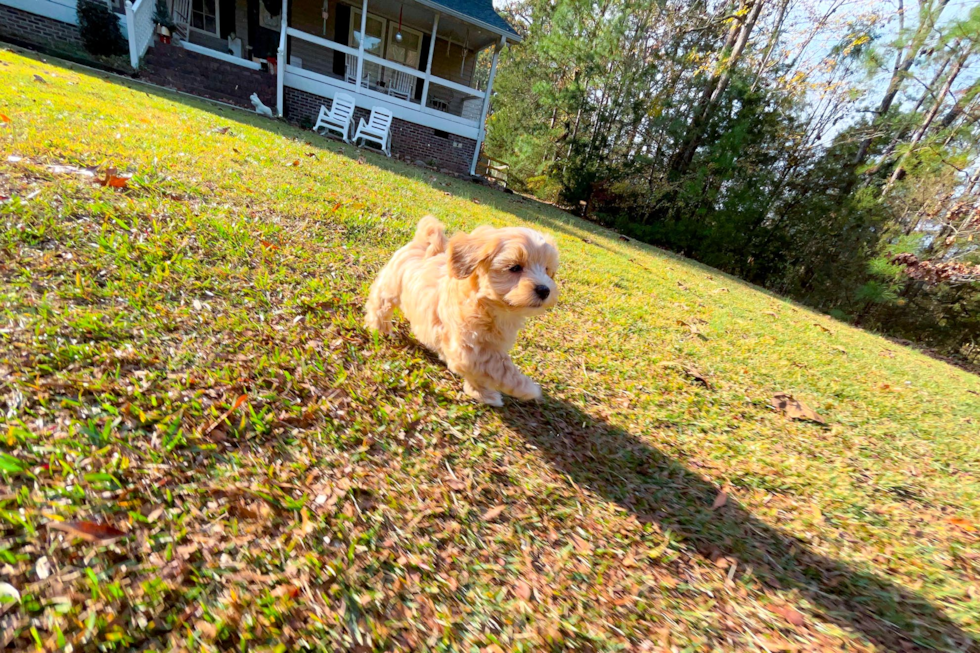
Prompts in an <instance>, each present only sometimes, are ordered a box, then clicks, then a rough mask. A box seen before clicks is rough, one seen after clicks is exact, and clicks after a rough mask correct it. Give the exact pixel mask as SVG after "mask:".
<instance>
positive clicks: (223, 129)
mask: <svg viewBox="0 0 980 653" xmlns="http://www.w3.org/2000/svg"><path fill="white" fill-rule="evenodd" d="M229 129H231V127H215V128H214V133H215V134H227V133H228V130H229Z"/></svg>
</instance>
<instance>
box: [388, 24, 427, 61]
mask: <svg viewBox="0 0 980 653" xmlns="http://www.w3.org/2000/svg"><path fill="white" fill-rule="evenodd" d="M395 25H396V23H395V22H394V21H392V23H391V25H390V26H389V28H388V51H387V52H386V54H385V59H387V60H388V61H395V62H397V63H400V64H404V65H406V66H408V67H409V68H418V67H419V54H420V53H421V52H422V32H419V31H416V30H414V29H411V28H408V27H405V26H404V25H402V42H401V43H399V42H398V39H397V38H396V37H395V35H396V34H397V33H398V28H397V27H395Z"/></svg>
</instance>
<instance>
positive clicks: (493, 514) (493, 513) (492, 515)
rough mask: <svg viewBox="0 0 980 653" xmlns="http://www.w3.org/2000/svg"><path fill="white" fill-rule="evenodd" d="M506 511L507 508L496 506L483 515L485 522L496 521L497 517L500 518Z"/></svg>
mask: <svg viewBox="0 0 980 653" xmlns="http://www.w3.org/2000/svg"><path fill="white" fill-rule="evenodd" d="M506 509H507V506H494V507H493V508H491V509H490V510H488V511H486V512H485V513H483V521H491V520H493V519H496V518H497V517H499V516H500V513H502V512H503V511H504V510H506Z"/></svg>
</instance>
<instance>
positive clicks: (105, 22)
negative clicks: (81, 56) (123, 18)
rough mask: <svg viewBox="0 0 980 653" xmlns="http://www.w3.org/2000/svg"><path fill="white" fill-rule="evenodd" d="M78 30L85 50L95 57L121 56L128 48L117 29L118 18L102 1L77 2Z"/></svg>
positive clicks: (80, 0)
mask: <svg viewBox="0 0 980 653" xmlns="http://www.w3.org/2000/svg"><path fill="white" fill-rule="evenodd" d="M77 11H78V30H79V32H80V34H81V36H82V43H83V44H84V45H85V49H86V50H88V51H89V52H91V53H92V54H95V55H105V56H112V55H122V54H126V52H127V51H128V47H127V45H126V40H125V39H124V38H123V35H122V30H121V29H120V28H119V17H118V16H116V14H115V13H113V11H112V10H111V9H109V7H108V5H106V3H105V2H103V0H79V2H78V10H77Z"/></svg>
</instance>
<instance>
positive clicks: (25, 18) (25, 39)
mask: <svg viewBox="0 0 980 653" xmlns="http://www.w3.org/2000/svg"><path fill="white" fill-rule="evenodd" d="M0 38H2V39H5V40H9V41H11V42H14V43H23V44H25V45H35V46H38V47H42V48H45V49H47V50H51V51H54V52H58V51H64V50H65V49H66V47H68V48H70V49H72V50H79V49H81V48H82V38H81V36H79V33H78V26H77V25H70V24H69V23H63V22H61V21H60V20H54V19H53V18H47V17H45V16H38V15H37V14H32V13H30V12H28V11H23V10H20V9H14V8H13V7H8V6H7V5H0Z"/></svg>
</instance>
